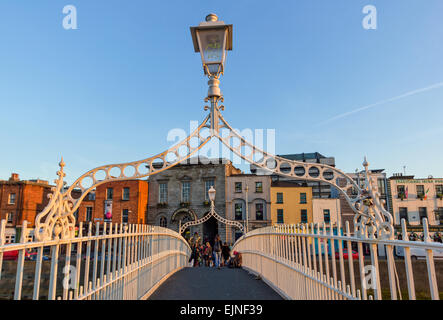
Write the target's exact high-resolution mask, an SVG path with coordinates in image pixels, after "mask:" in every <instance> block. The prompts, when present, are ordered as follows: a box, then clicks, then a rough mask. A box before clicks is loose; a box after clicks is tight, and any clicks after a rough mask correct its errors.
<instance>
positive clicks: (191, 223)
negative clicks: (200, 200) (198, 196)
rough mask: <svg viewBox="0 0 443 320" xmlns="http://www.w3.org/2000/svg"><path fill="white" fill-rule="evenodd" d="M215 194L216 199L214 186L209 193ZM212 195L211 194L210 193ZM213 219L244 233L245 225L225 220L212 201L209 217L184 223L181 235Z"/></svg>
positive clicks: (212, 200)
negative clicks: (192, 227) (188, 229)
mask: <svg viewBox="0 0 443 320" xmlns="http://www.w3.org/2000/svg"><path fill="white" fill-rule="evenodd" d="M211 191H212V192H213V194H214V197H215V189H214V187H213V186H211V188H210V189H209V192H211ZM210 195H211V193H210ZM211 217H214V218H215V219H217V220H218V221H220V222H221V223H224V224H226V225H228V226H232V227H237V228H239V229H240V231H241V232H244V228H243V225H242V224H241V223H240V222H238V221H233V220H229V219H225V218H223V217H222V216H220V215H219V214H218V213H217V212H216V211H215V205H214V199H213V198H212V199H211V210H210V211H209V213H208V214H207V215H205V216H204V217H202V218H201V219H198V220H193V221H188V222H186V223H184V224H183V225H182V226H181V227H180V234H182V233H183V232H185V231H186V229H187V228H189V227H191V226H196V225H199V224H202V223H204V222H206V221H208V220H209V219H210V218H211Z"/></svg>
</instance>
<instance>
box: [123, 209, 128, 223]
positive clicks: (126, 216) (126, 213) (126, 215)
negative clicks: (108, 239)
mask: <svg viewBox="0 0 443 320" xmlns="http://www.w3.org/2000/svg"><path fill="white" fill-rule="evenodd" d="M128 220H129V209H123V214H122V223H128Z"/></svg>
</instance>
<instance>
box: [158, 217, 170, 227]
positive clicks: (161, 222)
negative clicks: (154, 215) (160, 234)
mask: <svg viewBox="0 0 443 320" xmlns="http://www.w3.org/2000/svg"><path fill="white" fill-rule="evenodd" d="M167 226H168V220H166V218H165V217H161V218H160V227H163V228H166V227H167Z"/></svg>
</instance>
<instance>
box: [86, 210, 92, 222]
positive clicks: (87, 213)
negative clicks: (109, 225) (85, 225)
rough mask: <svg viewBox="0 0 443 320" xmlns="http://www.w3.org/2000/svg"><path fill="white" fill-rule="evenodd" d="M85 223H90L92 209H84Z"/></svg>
mask: <svg viewBox="0 0 443 320" xmlns="http://www.w3.org/2000/svg"><path fill="white" fill-rule="evenodd" d="M86 221H87V222H89V221H92V207H86Z"/></svg>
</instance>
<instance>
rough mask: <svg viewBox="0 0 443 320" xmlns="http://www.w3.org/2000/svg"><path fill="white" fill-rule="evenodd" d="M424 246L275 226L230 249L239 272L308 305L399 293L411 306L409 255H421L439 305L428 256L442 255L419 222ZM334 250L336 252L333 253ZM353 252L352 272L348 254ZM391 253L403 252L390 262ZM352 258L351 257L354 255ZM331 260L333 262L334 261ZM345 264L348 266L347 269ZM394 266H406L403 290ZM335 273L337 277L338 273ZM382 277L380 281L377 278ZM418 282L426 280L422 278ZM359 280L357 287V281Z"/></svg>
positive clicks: (322, 228) (316, 228) (318, 228)
mask: <svg viewBox="0 0 443 320" xmlns="http://www.w3.org/2000/svg"><path fill="white" fill-rule="evenodd" d="M402 227H403V234H402V237H403V239H409V237H408V232H407V231H406V223H405V221H404V220H403V221H402ZM423 227H424V235H425V236H424V240H423V241H404V240H391V239H377V238H374V237H371V236H369V237H367V236H364V237H356V236H351V234H350V232H349V224H348V223H347V224H346V230H347V231H346V234H341V233H340V231H338V232H337V230H340V226H339V227H338V229H337V228H335V230H333V229H334V228H332V229H331V228H327V227H325V224H324V223H323V224H322V225H320V226H319V225H314V224H309V225H306V224H305V225H302V224H299V225H278V226H272V227H266V228H261V229H256V230H254V231H251V232H249V233H247V234H246V235H244V236H243V237H241V238H240V239H239V240H237V242H236V243H235V244H234V247H233V249H232V250H233V251H238V252H240V253H241V254H242V262H243V267H244V268H246V269H248V270H250V271H251V272H253V273H256V274H259V275H260V276H261V277H262V279H263V280H264V281H266V282H267V283H268V284H269V285H271V286H272V287H273V288H274V289H275V290H277V291H278V292H279V293H280V294H281V295H282V296H284V297H286V298H287V299H309V300H342V299H345V300H360V299H362V300H368V299H369V300H372V299H376V300H381V299H392V300H397V299H402V297H401V294H399V292H400V288H402V289H403V290H404V291H406V290H407V293H408V297H409V299H410V300H415V299H416V291H415V287H414V274H413V269H412V264H411V255H410V250H411V249H412V248H422V249H424V250H426V267H427V281H428V283H429V292H428V293H429V297H430V298H431V299H433V300H439V291H438V285H437V278H436V272H435V262H434V258H433V252H434V251H435V250H439V251H440V250H441V251H440V252H442V251H443V244H441V243H437V242H431V240H430V238H429V231H428V230H429V229H428V228H429V227H428V221H427V219H426V218H424V219H423ZM364 244H365V245H367V246H369V250H370V256H369V257H368V258H364V255H363V245H364ZM335 245H338V248H336V247H335ZM353 245H354V246H356V247H357V253H358V260H357V261H355V262H357V263H358V266H357V269H356V270H357V272H355V270H354V265H355V262H354V261H353V254H347V255H346V256H345V255H344V250H347V252H348V253H349V252H352V248H353ZM380 245H381V246H385V248H386V253H387V255H386V262H383V263H381V262H380V261H379V246H380ZM394 247H400V248H404V252H405V254H404V261H401V260H397V261H394V259H393V256H392V255H390V254H389V253H391V254H392V250H393V249H394ZM357 253H354V254H357ZM336 256H338V257H337V258H338V259H337V258H336ZM345 260H348V267H347V268H346V265H345ZM395 262H397V263H404V264H405V277H406V282H407V286H406V285H405V284H404V283H399V278H398V275H397V271H396V267H395ZM337 269H338V270H340V273H338V272H337ZM381 274H383V275H384V276H383V277H381ZM420 276H421V277H422V278H424V279H426V277H424V276H423V275H420ZM357 280H359V281H357Z"/></svg>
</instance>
